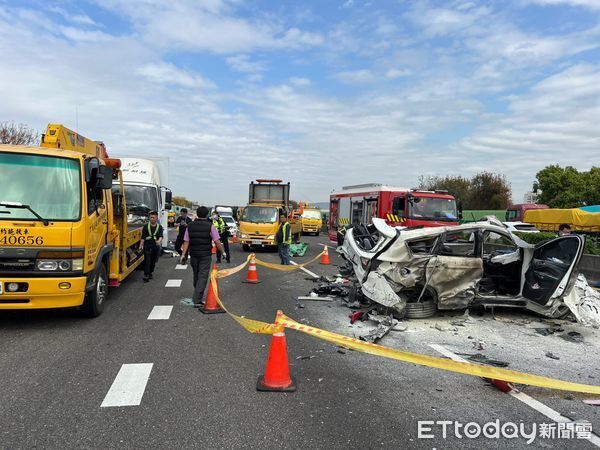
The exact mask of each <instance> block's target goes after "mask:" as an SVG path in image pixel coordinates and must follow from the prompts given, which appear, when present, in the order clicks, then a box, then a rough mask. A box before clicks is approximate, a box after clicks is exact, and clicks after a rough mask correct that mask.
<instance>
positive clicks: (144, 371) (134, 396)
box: [100, 363, 153, 408]
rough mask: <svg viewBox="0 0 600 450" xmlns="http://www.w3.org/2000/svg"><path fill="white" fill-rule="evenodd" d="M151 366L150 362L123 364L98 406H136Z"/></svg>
mask: <svg viewBox="0 0 600 450" xmlns="http://www.w3.org/2000/svg"><path fill="white" fill-rule="evenodd" d="M152 366H153V364H152V363H143V364H123V365H122V366H121V370H119V373H118V374H117V377H116V378H115V381H113V384H112V386H111V387H110V389H109V390H108V392H107V394H106V397H104V401H103V402H102V404H101V405H100V407H102V408H108V407H114V406H138V405H139V404H140V403H141V402H142V397H143V396H144V391H145V390H146V384H148V379H149V378H150V372H151V371H152Z"/></svg>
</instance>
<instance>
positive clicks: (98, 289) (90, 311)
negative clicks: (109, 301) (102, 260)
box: [81, 264, 108, 317]
mask: <svg viewBox="0 0 600 450" xmlns="http://www.w3.org/2000/svg"><path fill="white" fill-rule="evenodd" d="M107 295H108V277H107V275H106V267H105V266H104V264H102V265H101V267H100V270H99V271H98V275H97V277H96V284H95V285H94V289H92V290H91V291H90V292H88V293H87V294H86V295H85V300H84V301H83V307H82V308H81V312H82V315H83V316H84V317H98V316H99V315H100V314H102V311H103V310H104V302H105V300H106V297H107Z"/></svg>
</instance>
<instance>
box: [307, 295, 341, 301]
mask: <svg viewBox="0 0 600 450" xmlns="http://www.w3.org/2000/svg"><path fill="white" fill-rule="evenodd" d="M298 300H312V301H315V302H332V301H334V300H335V299H334V298H333V297H320V296H319V295H302V296H300V297H298Z"/></svg>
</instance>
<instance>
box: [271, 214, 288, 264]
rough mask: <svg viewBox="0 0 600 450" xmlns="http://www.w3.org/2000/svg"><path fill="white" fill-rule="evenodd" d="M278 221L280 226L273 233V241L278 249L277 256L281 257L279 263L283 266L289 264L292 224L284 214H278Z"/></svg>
mask: <svg viewBox="0 0 600 450" xmlns="http://www.w3.org/2000/svg"><path fill="white" fill-rule="evenodd" d="M279 223H280V224H281V226H280V227H279V230H277V234H276V235H275V242H277V250H279V257H280V258H281V264H282V265H284V266H289V265H290V248H289V247H290V244H291V243H292V226H291V225H290V223H289V222H288V218H287V216H286V215H285V214H281V215H280V216H279Z"/></svg>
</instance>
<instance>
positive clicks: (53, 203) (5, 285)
mask: <svg viewBox="0 0 600 450" xmlns="http://www.w3.org/2000/svg"><path fill="white" fill-rule="evenodd" d="M119 169H120V161H119V160H118V159H110V158H109V157H108V155H107V153H106V148H105V147H104V145H103V144H102V143H100V142H94V141H91V140H89V139H86V138H84V137H83V136H81V135H79V134H77V133H75V132H73V131H71V130H69V129H67V128H65V127H64V126H62V125H58V124H50V125H48V128H47V130H46V133H45V134H44V135H42V141H41V144H40V146H39V147H29V146H21V145H0V310H3V309H44V308H68V307H80V309H81V311H82V313H83V314H84V315H86V316H88V317H95V316H98V315H100V314H101V313H102V310H103V307H104V303H105V300H106V297H107V294H108V287H109V286H118V285H119V284H120V282H121V281H122V280H123V279H125V278H126V277H127V276H128V275H129V274H130V273H131V272H133V270H135V268H136V267H137V266H138V265H139V264H140V263H141V262H142V261H143V255H142V254H141V253H140V252H139V244H140V240H141V233H142V229H141V228H138V229H136V230H133V231H128V229H127V209H126V203H125V193H124V190H123V183H122V176H121V171H120V170H119ZM113 180H115V181H117V180H118V181H119V182H120V186H121V189H120V190H119V189H114V190H113V192H111V188H112V187H113Z"/></svg>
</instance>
